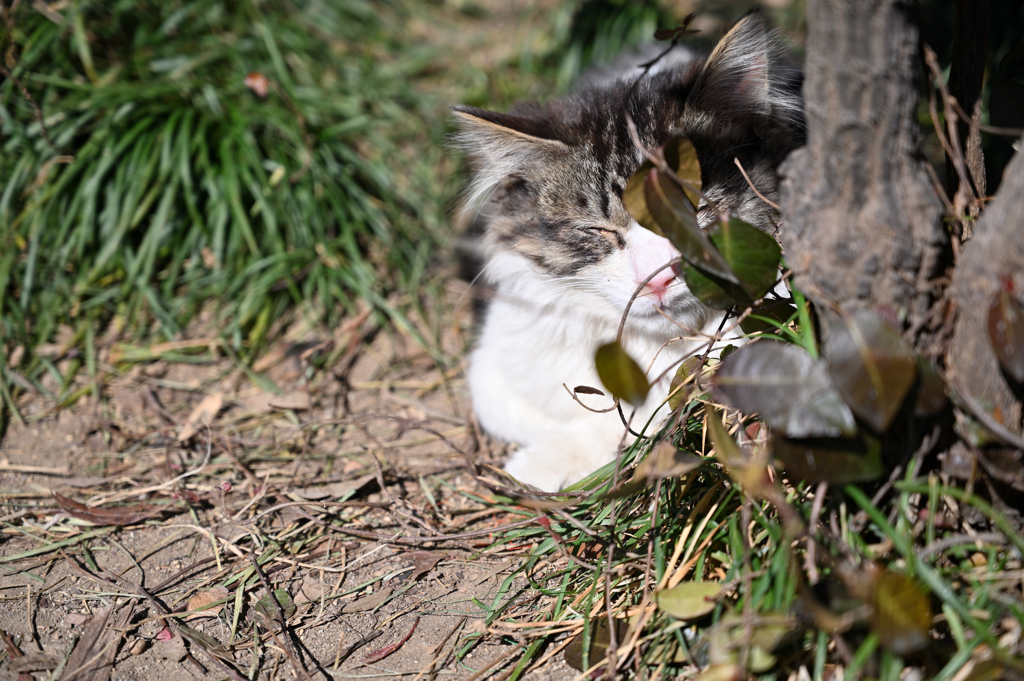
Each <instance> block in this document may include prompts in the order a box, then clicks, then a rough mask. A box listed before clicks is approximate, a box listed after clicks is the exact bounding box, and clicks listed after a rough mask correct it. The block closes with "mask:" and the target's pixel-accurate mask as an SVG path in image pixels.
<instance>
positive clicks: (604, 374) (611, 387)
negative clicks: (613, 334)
mask: <svg viewBox="0 0 1024 681" xmlns="http://www.w3.org/2000/svg"><path fill="white" fill-rule="evenodd" d="M594 361H595V363H596V364H597V375H598V377H599V378H600V379H601V382H602V383H604V387H606V388H608V391H609V392H610V393H611V394H612V396H613V397H616V398H618V399H620V400H624V401H626V402H629V403H630V404H632V405H634V406H639V405H641V404H643V403H644V400H645V399H647V393H648V392H649V391H650V389H651V385H650V383H648V382H647V375H646V374H644V370H643V369H641V368H640V365H639V364H637V363H636V362H635V361H633V358H632V357H630V356H629V355H628V354H627V353H626V351H625V349H623V347H622V345H620V344H619V342H618V341H615V342H613V343H608V344H607V345H602V346H601V347H599V348H598V349H597V353H596V354H595V356H594Z"/></svg>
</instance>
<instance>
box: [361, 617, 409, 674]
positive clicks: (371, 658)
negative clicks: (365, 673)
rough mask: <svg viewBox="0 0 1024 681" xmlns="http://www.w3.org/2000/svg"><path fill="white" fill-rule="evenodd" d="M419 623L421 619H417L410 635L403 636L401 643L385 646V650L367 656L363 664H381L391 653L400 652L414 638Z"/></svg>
mask: <svg viewBox="0 0 1024 681" xmlns="http://www.w3.org/2000/svg"><path fill="white" fill-rule="evenodd" d="M419 623H420V618H419V617H417V618H416V619H415V620H414V621H413V623H412V627H411V628H410V629H409V633H408V634H406V635H405V636H403V637H402V640H401V641H399V642H398V643H392V644H391V645H389V646H385V647H384V648H381V649H380V650H375V651H373V652H372V653H370V654H369V655H367V656H366V657H365V658H363V663H364V664H372V663H374V662H380V661H381V660H383V659H384V658H385V657H387V656H388V655H390V654H391V653H393V652H395V651H396V650H398V649H399V648H401V647H402V646H404V645H405V642H406V641H408V640H409V639H410V638H411V637H412V632H414V631H416V627H417V625H419Z"/></svg>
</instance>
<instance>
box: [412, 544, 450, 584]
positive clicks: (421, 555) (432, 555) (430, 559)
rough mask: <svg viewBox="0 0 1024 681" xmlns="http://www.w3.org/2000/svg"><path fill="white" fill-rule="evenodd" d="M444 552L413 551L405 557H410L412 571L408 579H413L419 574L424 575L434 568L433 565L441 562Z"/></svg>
mask: <svg viewBox="0 0 1024 681" xmlns="http://www.w3.org/2000/svg"><path fill="white" fill-rule="evenodd" d="M444 556H445V554H442V553H438V552H436V551H415V552H413V553H410V554H409V555H408V556H406V557H407V558H412V565H413V571H412V576H411V577H409V580H410V581H415V580H416V579H417V578H418V577H419V576H420V575H425V574H427V573H428V572H430V571H431V570H433V569H434V566H435V565H437V564H438V563H440V562H441V559H442V558H444Z"/></svg>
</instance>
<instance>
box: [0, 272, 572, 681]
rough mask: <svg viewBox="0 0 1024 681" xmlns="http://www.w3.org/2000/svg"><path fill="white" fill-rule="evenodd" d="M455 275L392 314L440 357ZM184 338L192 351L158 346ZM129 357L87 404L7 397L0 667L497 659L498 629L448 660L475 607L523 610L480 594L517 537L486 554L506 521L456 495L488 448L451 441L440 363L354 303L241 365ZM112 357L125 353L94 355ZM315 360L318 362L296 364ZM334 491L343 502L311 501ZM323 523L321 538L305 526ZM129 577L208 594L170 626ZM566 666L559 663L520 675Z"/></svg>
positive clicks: (478, 490)
mask: <svg viewBox="0 0 1024 681" xmlns="http://www.w3.org/2000/svg"><path fill="white" fill-rule="evenodd" d="M465 289H466V286H465V284H460V283H457V282H456V283H452V284H451V285H450V286H449V290H448V291H447V293H446V294H445V296H444V297H445V300H444V301H442V303H441V305H440V309H439V310H437V311H436V313H435V314H427V317H429V318H420V317H418V316H416V315H414V316H413V317H412V320H413V322H414V324H415V325H416V326H417V328H418V329H419V330H420V331H421V332H422V333H423V334H424V335H425V336H427V337H428V338H430V337H439V338H440V343H439V345H438V346H437V348H436V350H437V352H438V353H440V356H441V357H442V358H444V357H448V358H451V357H459V356H461V355H462V351H463V349H464V348H465V345H466V343H467V339H468V334H469V333H470V331H471V319H470V313H469V312H468V307H469V306H468V304H467V301H468V297H467V296H465ZM211 348H212V350H211ZM197 349H199V350H201V352H198V353H197V354H194V355H191V356H190V357H192V359H193V361H195V362H196V363H193V364H188V363H184V362H181V361H170V360H169V359H165V358H162V357H163V356H165V355H173V356H175V357H176V358H178V359H180V356H179V355H180V353H182V352H184V351H186V350H188V351H196V350H197ZM147 351H148V352H149V353H150V355H151V356H152V359H150V360H149V361H145V362H138V363H135V364H133V365H132V368H131V369H129V370H128V371H127V372H125V373H122V374H121V375H116V376H114V377H112V378H109V380H108V381H107V382H106V385H105V387H104V389H103V390H102V392H101V396H100V398H99V399H96V398H95V397H93V396H91V395H89V396H86V397H84V398H82V399H81V400H79V402H78V403H76V404H75V405H74V406H73V407H72V408H70V409H64V410H56V409H54V408H53V404H52V402H51V401H49V400H48V399H46V398H45V397H44V396H42V395H31V394H29V395H26V396H25V397H24V398H23V399H22V401H21V403H20V406H21V413H22V416H23V417H24V419H25V421H26V422H25V423H24V424H20V423H15V424H13V426H12V427H11V428H10V429H9V430H8V433H7V434H6V437H5V438H4V439H3V441H2V442H0V452H2V454H0V516H2V519H3V530H2V535H0V568H2V574H0V629H2V630H3V631H4V632H5V633H6V634H7V635H8V640H9V641H10V644H11V645H8V646H7V649H8V653H7V654H6V655H5V656H4V657H5V658H6V659H4V661H3V664H2V665H0V678H3V679H15V678H22V679H28V678H34V679H44V678H51V677H50V676H49V675H50V674H51V673H52V672H53V670H55V669H58V670H59V669H60V667H61V665H66V666H67V669H66V671H69V670H70V669H71V668H72V667H74V666H75V663H76V662H77V663H80V664H81V667H82V668H92V667H97V668H99V671H93V672H92V675H90V674H89V673H85V674H79V675H77V676H75V677H74V678H87V679H97V678H114V679H126V680H127V679H137V680H139V681H153V680H154V679H161V678H162V679H167V678H174V679H177V678H183V679H184V678H192V677H194V678H211V679H213V678H225V677H227V676H228V675H227V673H226V672H225V671H224V670H223V669H218V668H217V667H216V662H215V659H216V657H217V656H218V655H219V656H220V657H222V658H223V659H226V660H230V661H231V663H232V665H233V666H234V667H235V669H237V670H238V671H239V672H240V673H241V674H242V677H246V676H249V675H250V673H253V672H254V673H255V674H256V676H257V677H258V678H263V679H287V678H296V677H297V678H304V676H303V672H302V670H301V668H305V669H306V670H308V673H309V675H310V677H311V678H378V677H403V678H405V677H408V678H416V679H431V678H453V679H471V678H472V679H478V678H480V679H482V678H492V676H491V675H490V673H488V672H486V671H484V670H487V669H488V667H489V666H490V665H492V664H493V665H494V668H493V671H494V672H496V673H499V674H498V676H497V677H494V678H500V677H501V674H500V672H503V673H506V674H507V672H509V671H510V670H511V667H510V666H508V665H507V664H504V663H505V662H506V661H507V660H508V659H509V656H510V655H514V654H515V653H516V651H518V650H519V646H518V643H520V642H519V641H515V640H513V639H511V638H506V639H501V638H498V637H494V636H489V637H487V638H486V640H485V641H484V642H483V643H482V644H479V645H475V646H474V645H469V646H468V648H469V652H468V654H465V655H462V654H461V652H460V651H463V652H464V650H465V649H466V648H467V644H468V643H469V642H470V641H472V640H474V638H478V636H477V635H479V634H481V633H483V632H484V631H486V629H487V626H486V624H485V616H486V612H487V608H488V607H490V604H492V603H493V602H495V599H496V598H497V599H498V600H499V601H504V600H505V599H510V598H511V599H519V600H521V601H522V603H523V605H522V608H525V609H528V608H537V607H540V606H541V605H542V603H540V602H539V601H538V600H537V597H536V595H535V594H534V595H531V592H530V591H529V590H527V589H525V587H526V586H527V585H526V583H525V580H524V579H523V578H522V577H519V578H517V579H515V580H513V581H512V583H511V584H505V585H504V587H505V589H504V590H501V587H502V584H503V582H505V581H506V578H507V577H508V576H509V574H510V572H511V570H512V569H514V567H515V566H517V565H518V564H519V563H520V561H521V560H522V556H523V554H524V553H525V552H526V551H527V550H528V549H529V548H530V547H529V546H523V545H513V546H509V545H507V544H506V545H497V546H492V544H493V542H494V538H495V535H493V534H490V529H493V528H494V527H498V526H501V525H504V524H509V523H511V522H515V521H517V520H521V519H522V517H521V516H516V515H514V514H507V513H502V512H496V511H498V509H494V508H491V507H488V506H487V505H486V504H482V503H480V502H479V501H478V499H481V498H486V497H487V495H488V493H489V492H488V490H487V489H486V488H484V487H482V486H481V485H480V484H479V482H478V481H477V479H476V478H475V477H474V475H473V474H472V470H473V469H472V468H471V467H470V466H468V462H469V461H470V460H476V461H478V462H481V463H485V462H490V463H495V464H497V463H500V458H501V451H500V450H495V449H494V448H493V447H492V446H491V444H490V443H488V442H487V441H486V440H483V439H478V437H477V435H476V434H475V432H474V428H473V424H472V423H471V421H470V410H469V407H468V399H467V393H466V387H465V384H464V382H463V378H462V370H461V366H460V364H459V363H457V362H456V363H454V364H451V363H450V360H448V361H449V366H447V367H446V366H445V365H444V363H442V362H440V361H436V360H435V359H434V357H432V355H431V353H430V352H428V351H427V350H425V349H424V347H423V346H422V345H420V344H417V343H416V342H414V341H413V340H412V339H411V338H410V336H409V334H399V333H396V332H394V331H393V330H390V329H389V328H388V327H383V326H379V325H378V324H377V322H375V320H374V318H373V316H372V315H368V314H366V315H361V316H360V317H357V318H356V319H354V320H351V321H350V322H348V323H347V324H344V325H342V326H341V327H340V328H339V329H337V330H334V332H333V333H327V332H325V331H322V330H321V331H317V330H313V329H308V328H305V327H304V326H303V325H302V324H301V323H298V324H296V325H294V327H293V328H291V329H289V330H288V332H287V333H286V339H285V341H283V342H282V343H281V344H280V345H278V346H277V347H275V348H274V349H273V350H272V351H271V352H270V353H269V354H268V355H267V356H266V358H265V359H263V360H261V361H260V362H259V363H258V364H257V365H256V367H255V371H248V370H245V369H243V368H240V367H239V366H237V365H236V364H235V363H234V362H232V361H231V360H230V359H228V358H225V357H221V358H219V359H216V358H215V356H216V355H217V341H216V340H215V335H214V336H213V337H212V338H210V337H203V336H193V337H192V338H190V339H189V340H188V341H182V342H180V343H177V344H174V343H172V344H163V345H162V346H150V347H149V348H147ZM118 352H122V353H125V352H128V350H127V349H125V348H124V347H121V346H118V345H112V346H111V347H108V348H105V349H104V350H102V352H101V357H105V358H106V360H107V361H108V362H112V360H114V359H116V353H118ZM174 353H179V354H178V355H175V354H174ZM331 353H334V354H335V355H338V354H340V359H338V360H337V361H336V362H335V363H334V364H333V365H332V367H331V368H330V369H328V370H319V369H317V368H316V366H317V364H318V358H320V357H325V356H328V355H330V354H331ZM123 356H124V355H122V357H123ZM62 361H69V360H67V359H64V360H62ZM102 368H103V369H105V370H107V371H111V372H114V368H113V366H110V365H103V367H102ZM50 387H52V388H57V387H58V386H56V385H53V386H50ZM481 444H482V445H483V446H479V445H481ZM483 470H484V471H486V469H483ZM381 483H383V486H382V485H381ZM55 494H59V495H63V496H64V497H65V498H66V500H63V499H58V497H55V496H54V495H55ZM67 500H70V501H67ZM338 501H345V502H347V505H346V506H345V507H342V508H339V507H337V506H335V507H330V508H326V509H325V508H324V507H322V506H319V505H317V504H319V503H321V502H338ZM296 502H301V503H303V504H306V505H299V504H298V503H296ZM76 504H86V505H88V508H85V507H82V506H77V505H76ZM282 506H283V507H282ZM96 509H107V511H106V512H107V513H108V514H114V515H106V516H104V515H102V513H103V511H97V510H96ZM272 509H276V510H272ZM97 513H99V514H101V515H99V516H96V515H95V514H97ZM132 513H138V514H139V516H140V517H139V518H138V519H136V518H134V517H131V514H132ZM147 514H149V516H148V517H146V515H147ZM339 516H340V518H342V519H343V520H344V523H343V528H344V529H343V530H340V531H339V530H338V529H337V526H338V525H339V523H337V522H335V526H334V527H333V528H332V527H328V526H326V525H325V520H324V519H325V518H326V519H328V520H332V519H333V520H337V519H338V517H339ZM467 532H468V536H461V537H460V538H457V539H453V540H450V541H434V542H422V541H421V542H419V543H414V542H415V541H416V540H415V539H413V540H409V543H407V544H400V543H386V542H383V541H377V540H375V539H374V537H384V538H386V539H398V540H399V541H404V540H402V539H400V538H409V537H413V538H415V537H417V536H429V535H435V536H436V535H439V534H445V535H453V534H455V535H460V534H461V533H467ZM360 533H362V536H360ZM254 549H255V551H256V553H259V554H262V558H261V561H262V572H263V573H264V575H265V576H264V577H259V576H258V575H255V574H253V570H252V567H251V564H252V558H251V555H250V550H254ZM190 568H192V569H190ZM263 579H266V580H268V582H271V583H273V586H274V588H276V589H283V590H284V591H285V592H286V593H287V594H288V597H290V598H291V599H293V601H294V605H295V606H296V610H295V612H294V613H288V614H289V616H288V618H287V629H288V631H289V632H290V634H291V635H290V637H283V636H282V634H281V632H280V630H279V627H278V626H277V625H276V624H275V623H273V622H270V621H268V619H274V620H276V618H275V617H274V615H276V614H277V613H276V608H274V607H273V603H272V602H271V601H266V600H264V601H263V603H264V606H263V608H262V609H263V611H264V612H263V613H261V612H260V611H261V606H260V599H261V598H264V597H265V596H266V594H267V593H268V591H267V589H266V588H265V586H264V584H263ZM241 582H244V583H245V584H246V588H245V590H244V593H242V594H241V595H240V596H238V598H239V599H240V600H239V601H236V600H235V597H236V594H237V593H238V585H239V583H241ZM138 587H144V588H145V589H146V590H147V591H148V593H149V594H151V595H152V596H153V597H154V598H155V599H156V600H158V601H159V602H160V603H161V604H162V606H164V607H166V608H167V609H168V610H171V611H182V610H185V609H189V610H194V609H196V607H198V605H197V603H200V601H196V600H194V599H196V598H203V597H204V596H203V595H202V594H212V596H211V597H210V600H217V599H218V598H219V599H227V603H225V604H224V605H223V606H222V608H216V611H217V614H215V615H206V616H203V615H199V616H193V617H189V618H187V619H178V620H177V621H178V622H180V623H181V624H184V625H185V626H187V627H188V628H189V629H191V630H194V631H195V632H198V634H191V632H188V633H187V634H186V635H185V636H184V637H183V635H182V633H181V631H178V632H172V631H171V630H169V629H166V628H165V622H164V619H163V618H161V617H159V614H160V613H159V612H158V611H157V606H154V605H153V604H151V603H150V602H149V601H147V598H146V596H145V594H144V593H143V592H142V591H139V590H138ZM218 587H219V588H220V590H219V591H218V590H217V588H218ZM197 594H199V595H198V596H197ZM236 602H238V603H239V604H240V605H241V609H240V612H239V615H238V621H237V622H235V614H234V610H235V603H236ZM267 603H270V606H269V615H267V614H266V612H267V609H268V606H267V605H266V604H267ZM108 609H109V610H111V611H110V612H108ZM107 615H109V620H104V617H106V616H107ZM233 628H234V630H235V636H234V639H232V629H233ZM410 632H411V635H410ZM190 634H191V637H190V636H189V635H190ZM204 636H205V637H209V638H204ZM370 637H374V638H372V639H371V638H370ZM406 637H407V640H406ZM285 638H290V643H289V642H288V641H286V640H284V639H285ZM254 641H255V642H256V645H257V649H258V652H257V654H256V655H255V656H254V655H253V652H252V649H253V643H254ZM403 641H404V643H403ZM15 643H16V645H14V644H15ZM76 643H77V646H78V648H80V649H82V650H77V649H76V648H75V645H76ZM389 647H394V648H395V650H394V652H392V653H391V654H388V655H386V656H384V655H383V653H385V652H387V650H388V649H389ZM12 648H16V649H17V650H20V652H21V653H22V654H23V657H21V658H18V659H12V658H13V656H14V655H15V654H16V653H12V652H10V651H11V649H12ZM286 649H287V650H286ZM73 650H75V651H76V652H75V653H72V651H73ZM76 654H77V655H79V657H81V655H83V654H85V655H86V656H85V658H84V659H76V657H75V655H76ZM69 655H70V656H71V660H70V661H69V660H68V658H69ZM290 657H291V658H294V661H292V660H291V659H289V658H290ZM111 672H112V674H111ZM481 672H483V673H481ZM19 673H27V674H28V676H24V677H19ZM105 674H110V676H109V677H107V676H105ZM575 674H576V672H575V671H574V670H572V669H570V668H568V667H567V666H566V665H565V663H564V662H563V661H562V659H561V655H560V654H559V655H555V656H554V657H553V658H552V659H551V661H550V662H548V663H547V664H545V665H543V667H542V668H541V669H539V670H535V671H530V672H528V675H527V678H531V679H540V680H542V681H543V680H545V679H551V680H552V681H554V680H556V679H564V678H572V677H573V676H575ZM53 678H68V676H67V674H65V676H64V677H60V675H59V674H57V675H56V676H55V677H53Z"/></svg>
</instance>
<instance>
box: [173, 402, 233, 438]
mask: <svg viewBox="0 0 1024 681" xmlns="http://www.w3.org/2000/svg"><path fill="white" fill-rule="evenodd" d="M223 406H224V393H223V392H221V391H219V390H218V391H217V392H215V393H210V394H209V395H207V396H206V397H204V398H203V399H202V400H200V401H199V404H197V405H196V406H195V409H193V410H192V413H191V414H189V415H188V418H187V419H185V423H184V425H182V427H181V432H179V433H178V442H184V441H186V440H188V439H189V438H191V437H192V436H193V435H195V434H196V433H197V432H199V430H198V429H199V428H200V427H201V426H205V425H210V424H211V423H213V419H214V418H216V416H217V413H218V412H220V410H221V407H223Z"/></svg>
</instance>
